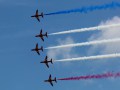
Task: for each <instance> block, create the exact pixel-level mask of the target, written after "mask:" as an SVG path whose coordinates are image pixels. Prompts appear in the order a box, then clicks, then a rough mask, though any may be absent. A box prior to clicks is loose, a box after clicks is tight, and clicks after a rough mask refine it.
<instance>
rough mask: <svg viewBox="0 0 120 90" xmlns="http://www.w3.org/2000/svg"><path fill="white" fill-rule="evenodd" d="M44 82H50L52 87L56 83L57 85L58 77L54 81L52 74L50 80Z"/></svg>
mask: <svg viewBox="0 0 120 90" xmlns="http://www.w3.org/2000/svg"><path fill="white" fill-rule="evenodd" d="M44 82H49V83H50V84H51V86H53V83H52V82H56V83H57V80H56V77H55V78H54V79H52V76H51V74H50V76H49V79H48V80H45V81H44Z"/></svg>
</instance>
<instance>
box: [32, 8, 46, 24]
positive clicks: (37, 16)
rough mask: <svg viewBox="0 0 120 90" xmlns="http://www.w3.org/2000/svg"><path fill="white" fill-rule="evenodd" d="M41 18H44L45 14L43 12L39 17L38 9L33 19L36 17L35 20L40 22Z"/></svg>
mask: <svg viewBox="0 0 120 90" xmlns="http://www.w3.org/2000/svg"><path fill="white" fill-rule="evenodd" d="M40 16H41V17H42V18H43V16H44V14H43V12H42V13H41V14H40V15H39V13H38V9H37V10H36V13H35V15H33V16H31V17H35V18H36V19H37V20H38V21H39V22H40V19H39V17H40Z"/></svg>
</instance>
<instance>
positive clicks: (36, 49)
mask: <svg viewBox="0 0 120 90" xmlns="http://www.w3.org/2000/svg"><path fill="white" fill-rule="evenodd" d="M39 50H41V51H42V52H43V46H41V48H38V43H37V44H36V47H35V49H32V51H36V52H37V53H38V55H40V52H39Z"/></svg>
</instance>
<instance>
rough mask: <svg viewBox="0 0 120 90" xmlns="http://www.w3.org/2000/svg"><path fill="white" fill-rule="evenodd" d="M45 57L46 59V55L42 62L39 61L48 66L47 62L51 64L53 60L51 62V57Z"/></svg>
mask: <svg viewBox="0 0 120 90" xmlns="http://www.w3.org/2000/svg"><path fill="white" fill-rule="evenodd" d="M47 59H48V57H47V56H46V57H45V59H44V61H42V62H40V63H44V64H46V66H47V67H48V68H49V65H48V63H52V64H53V62H52V59H51V60H50V61H48V60H47Z"/></svg>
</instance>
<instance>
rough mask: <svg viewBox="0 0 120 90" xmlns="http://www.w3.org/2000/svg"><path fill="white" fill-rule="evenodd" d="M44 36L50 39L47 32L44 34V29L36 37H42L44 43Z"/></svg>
mask: <svg viewBox="0 0 120 90" xmlns="http://www.w3.org/2000/svg"><path fill="white" fill-rule="evenodd" d="M44 36H46V37H47V38H48V35H47V32H46V33H45V34H42V29H41V31H40V34H39V35H36V36H35V37H40V38H41V40H42V41H43V42H44Z"/></svg>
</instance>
